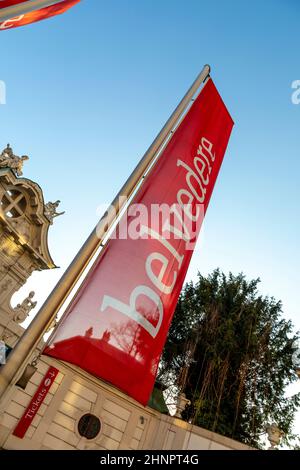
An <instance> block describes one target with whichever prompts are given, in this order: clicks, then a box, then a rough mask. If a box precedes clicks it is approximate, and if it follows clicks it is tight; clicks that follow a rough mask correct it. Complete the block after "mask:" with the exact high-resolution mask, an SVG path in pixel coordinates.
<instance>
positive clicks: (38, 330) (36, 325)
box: [0, 65, 210, 398]
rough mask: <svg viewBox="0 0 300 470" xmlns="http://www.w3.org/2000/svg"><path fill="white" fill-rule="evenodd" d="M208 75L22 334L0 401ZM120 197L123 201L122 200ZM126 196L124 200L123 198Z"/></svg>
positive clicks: (2, 373) (1, 375)
mask: <svg viewBox="0 0 300 470" xmlns="http://www.w3.org/2000/svg"><path fill="white" fill-rule="evenodd" d="M209 73H210V67H209V65H205V66H204V67H203V69H202V71H201V72H200V74H199V75H198V77H197V78H196V80H195V81H194V83H193V84H192V86H191V88H190V89H189V90H188V92H187V93H186V95H185V96H184V98H183V99H182V101H181V102H180V103H179V105H178V106H177V108H176V109H175V111H174V112H173V114H172V115H171V117H170V118H169V119H168V121H167V122H166V124H165V125H164V127H163V128H162V130H161V131H160V133H159V134H158V136H157V137H156V139H155V140H154V141H153V143H152V144H151V146H150V147H149V148H148V150H147V152H146V153H145V155H144V156H143V157H142V159H141V161H140V162H139V164H138V165H137V167H136V168H135V170H134V171H133V172H132V174H131V175H130V177H129V178H128V180H127V181H126V183H125V184H124V186H123V187H122V189H121V190H120V191H119V193H118V194H117V196H116V197H115V199H114V200H113V202H112V204H111V205H112V206H113V207H114V209H115V210H114V211H108V213H107V215H105V217H103V218H102V219H101V220H100V222H99V224H98V225H97V226H96V227H95V229H94V230H93V231H92V233H91V234H90V236H89V238H88V239H87V240H86V242H85V243H84V245H83V246H82V248H81V249H80V251H79V252H78V254H77V255H76V256H75V258H74V260H73V261H72V262H71V264H70V266H69V267H68V269H67V270H66V271H65V273H64V274H63V275H62V277H61V279H60V280H59V282H58V283H57V285H56V287H55V288H54V289H53V291H52V292H51V294H50V295H49V297H48V298H47V300H46V301H45V303H44V305H43V306H42V307H41V309H40V310H39V312H38V313H37V315H36V316H35V317H34V319H33V320H32V322H31V324H30V325H29V327H28V328H27V329H26V330H25V332H24V333H23V335H22V337H21V338H20V340H19V341H18V343H17V345H16V346H15V347H14V349H13V350H12V352H11V353H10V355H9V357H8V360H7V363H6V364H5V365H4V366H2V367H1V369H0V398H1V397H2V396H3V395H4V394H5V392H6V390H7V389H8V387H9V386H10V384H11V383H12V382H13V380H14V378H15V376H16V375H17V374H18V373H20V372H21V370H22V368H23V367H24V366H25V365H26V361H27V360H28V356H29V355H30V354H31V353H32V352H33V350H34V349H35V347H36V346H37V344H38V342H39V341H40V339H41V338H42V336H43V334H44V333H45V331H46V329H47V328H48V326H49V325H50V323H51V322H52V320H53V319H54V317H55V315H56V313H57V312H58V311H59V309H60V308H61V306H62V305H63V303H64V302H65V300H66V299H67V297H68V295H69V294H70V292H71V291H72V289H73V287H74V286H75V284H76V283H77V281H78V280H79V278H80V276H81V275H82V273H83V272H84V270H85V269H86V267H87V266H88V264H89V262H90V261H91V259H92V258H93V256H94V254H95V253H96V251H97V249H98V248H99V247H100V245H101V244H102V241H103V239H104V238H105V234H106V231H107V228H108V227H111V225H112V224H113V222H114V221H115V220H116V217H117V216H118V214H119V213H120V211H121V210H122V208H123V207H124V205H125V204H126V199H128V198H129V197H130V195H131V194H132V192H133V191H134V189H135V188H136V186H137V185H138V183H139V181H140V180H141V178H142V177H143V175H144V173H145V171H146V170H147V168H149V166H150V165H151V162H152V161H153V159H154V158H155V156H156V154H157V152H158V151H159V149H160V148H161V146H162V145H163V143H164V141H165V140H166V139H167V137H168V135H169V134H170V132H171V130H172V129H173V127H174V125H175V124H176V122H177V121H178V120H179V118H180V116H181V115H182V113H183V112H184V111H185V109H186V108H187V106H188V105H189V102H190V100H191V99H192V97H193V96H194V94H195V93H196V91H197V90H198V88H199V86H200V85H201V83H202V82H203V81H204V80H205V79H206V78H207V77H208V75H209ZM121 196H122V197H121ZM124 196H125V197H124Z"/></svg>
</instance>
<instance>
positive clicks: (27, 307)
mask: <svg viewBox="0 0 300 470" xmlns="http://www.w3.org/2000/svg"><path fill="white" fill-rule="evenodd" d="M34 295H35V293H34V292H30V294H29V295H28V297H26V299H24V300H23V302H22V303H21V304H18V305H17V306H16V307H15V308H14V311H15V312H16V313H15V315H14V321H15V322H17V323H23V321H25V320H26V318H27V317H28V315H29V313H30V311H31V310H32V309H33V308H35V307H36V304H37V302H33V301H32V298H33V297H34Z"/></svg>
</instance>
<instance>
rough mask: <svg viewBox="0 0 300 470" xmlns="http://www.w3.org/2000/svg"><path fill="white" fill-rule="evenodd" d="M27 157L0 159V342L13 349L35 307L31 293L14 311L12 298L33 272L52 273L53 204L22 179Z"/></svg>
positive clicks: (4, 156) (3, 156)
mask: <svg viewBox="0 0 300 470" xmlns="http://www.w3.org/2000/svg"><path fill="white" fill-rule="evenodd" d="M26 160H28V157H27V156H23V157H18V156H16V155H14V153H13V150H12V148H11V147H10V146H9V145H7V147H6V148H5V149H4V150H3V151H2V153H1V155H0V339H2V340H4V341H5V343H6V344H7V345H8V346H10V347H13V346H14V345H15V343H16V341H17V340H18V337H19V336H20V335H21V334H22V332H23V328H22V327H21V326H20V324H21V323H23V322H24V320H26V318H27V316H28V314H29V313H30V311H31V310H32V308H34V307H35V306H36V302H35V301H34V292H28V296H27V297H26V298H25V299H24V300H23V302H21V304H18V305H17V306H16V307H15V308H13V307H12V306H11V298H12V296H13V294H15V292H17V291H18V290H19V289H20V288H21V287H22V286H23V285H24V284H25V282H26V281H27V279H28V278H29V276H30V275H31V274H32V272H33V271H41V270H44V269H53V268H55V267H56V266H55V264H54V262H53V260H52V258H51V255H50V253H49V248H48V230H49V227H50V225H51V224H52V222H53V217H54V216H55V215H58V214H57V213H56V207H57V206H55V204H56V203H47V204H45V202H44V196H43V192H42V189H41V188H40V186H39V185H38V184H37V183H34V182H33V181H31V180H29V179H27V178H24V177H22V174H23V172H22V167H23V163H24V162H25V161H26Z"/></svg>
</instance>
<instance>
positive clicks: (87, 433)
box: [78, 413, 101, 439]
mask: <svg viewBox="0 0 300 470" xmlns="http://www.w3.org/2000/svg"><path fill="white" fill-rule="evenodd" d="M100 430H101V421H100V419H99V418H97V416H95V415H92V414H90V413H87V414H85V415H83V416H81V418H80V420H79V422H78V432H79V434H80V436H82V437H85V438H86V439H95V437H97V436H98V434H99V432H100Z"/></svg>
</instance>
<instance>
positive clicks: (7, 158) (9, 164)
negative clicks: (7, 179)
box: [0, 144, 29, 176]
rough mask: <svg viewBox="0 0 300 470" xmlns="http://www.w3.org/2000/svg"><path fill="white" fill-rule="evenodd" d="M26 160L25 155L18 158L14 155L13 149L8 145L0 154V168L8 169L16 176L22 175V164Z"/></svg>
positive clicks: (27, 158)
mask: <svg viewBox="0 0 300 470" xmlns="http://www.w3.org/2000/svg"><path fill="white" fill-rule="evenodd" d="M26 160H29V157H27V155H23V156H22V157H18V156H17V155H14V152H13V149H12V148H11V146H10V145H9V144H7V147H6V148H5V149H4V150H3V151H2V153H1V154H0V168H10V169H11V170H13V172H14V173H15V174H16V175H17V176H22V175H23V171H22V170H23V164H24V162H25V161H26Z"/></svg>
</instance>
